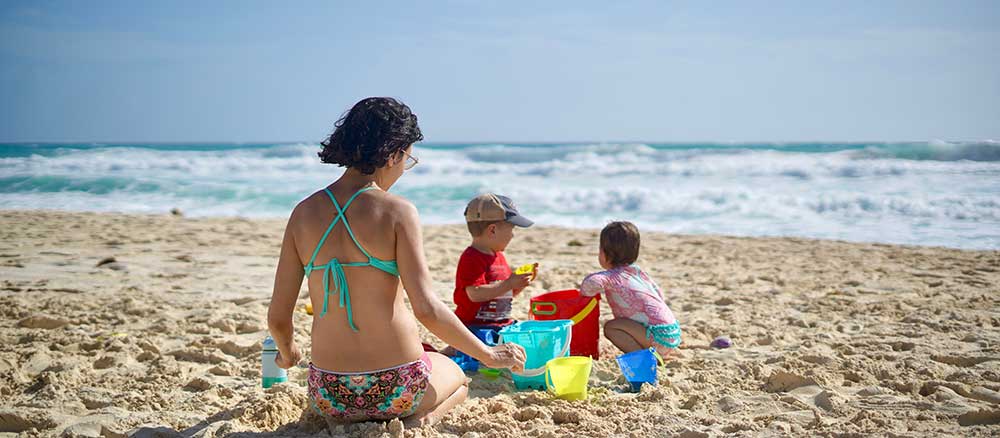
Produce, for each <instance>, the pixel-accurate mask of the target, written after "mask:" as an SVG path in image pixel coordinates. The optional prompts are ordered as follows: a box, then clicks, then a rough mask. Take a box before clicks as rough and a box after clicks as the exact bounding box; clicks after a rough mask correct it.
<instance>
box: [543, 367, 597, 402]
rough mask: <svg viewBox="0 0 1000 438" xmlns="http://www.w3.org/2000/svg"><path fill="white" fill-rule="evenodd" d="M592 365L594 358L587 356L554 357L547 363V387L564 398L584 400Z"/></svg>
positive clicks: (557, 395)
mask: <svg viewBox="0 0 1000 438" xmlns="http://www.w3.org/2000/svg"><path fill="white" fill-rule="evenodd" d="M592 365H593V359H591V358H590V357H587V356H569V357H557V358H555V359H552V360H550V361H548V362H547V363H546V364H545V387H546V388H547V389H548V390H549V392H551V393H552V394H553V395H555V396H556V397H558V398H561V399H563V400H584V399H586V398H587V381H588V380H590V368H591V366H592Z"/></svg>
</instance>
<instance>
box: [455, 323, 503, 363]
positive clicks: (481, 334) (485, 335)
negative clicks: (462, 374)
mask: <svg viewBox="0 0 1000 438" xmlns="http://www.w3.org/2000/svg"><path fill="white" fill-rule="evenodd" d="M472 334H474V335H476V337H477V338H479V340H480V341H483V343H484V344H486V345H489V346H493V345H496V344H497V330H496V329H492V328H478V329H472ZM451 360H453V361H455V363H456V364H458V367H459V368H461V369H462V371H469V372H471V371H476V370H478V369H479V361H478V360H476V359H474V358H473V357H472V356H469V355H468V354H465V353H462V352H461V351H459V352H457V353H456V354H455V356H454V357H452V358H451ZM484 369H486V368H484Z"/></svg>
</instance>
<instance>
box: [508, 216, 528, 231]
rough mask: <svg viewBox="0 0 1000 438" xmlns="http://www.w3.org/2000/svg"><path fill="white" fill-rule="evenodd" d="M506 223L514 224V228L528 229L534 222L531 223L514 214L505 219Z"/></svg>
mask: <svg viewBox="0 0 1000 438" xmlns="http://www.w3.org/2000/svg"><path fill="white" fill-rule="evenodd" d="M507 222H510V223H512V224H514V225H516V226H519V227H524V228H528V227H530V226H532V225H534V224H535V223H534V222H532V221H531V220H529V219H528V218H526V217H524V216H521V215H519V214H515V215H513V216H511V217H509V218H507Z"/></svg>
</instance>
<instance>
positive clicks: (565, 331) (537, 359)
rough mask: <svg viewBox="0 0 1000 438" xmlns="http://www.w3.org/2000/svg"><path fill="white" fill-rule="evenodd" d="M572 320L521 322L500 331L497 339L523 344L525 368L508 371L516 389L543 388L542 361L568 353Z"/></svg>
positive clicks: (543, 364)
mask: <svg viewBox="0 0 1000 438" xmlns="http://www.w3.org/2000/svg"><path fill="white" fill-rule="evenodd" d="M572 327H573V321H571V320H568V319H557V320H551V321H521V322H517V323H514V324H512V325H509V326H507V327H504V328H503V329H501V330H500V342H501V343H512V344H518V345H520V346H522V347H524V352H525V355H526V360H525V362H524V371H523V372H520V373H513V372H512V373H511V378H513V379H514V386H515V387H517V389H528V388H536V389H545V363H546V362H548V361H550V360H552V359H555V358H557V357H565V356H569V345H570V342H571V341H572Z"/></svg>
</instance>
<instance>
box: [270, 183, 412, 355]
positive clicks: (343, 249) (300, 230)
mask: <svg viewBox="0 0 1000 438" xmlns="http://www.w3.org/2000/svg"><path fill="white" fill-rule="evenodd" d="M362 188H363V187H348V186H347V184H343V183H341V182H338V183H335V184H333V185H331V186H330V187H329V190H330V192H331V193H333V196H334V197H335V198H336V199H337V202H338V204H339V205H341V206H343V205H344V204H345V203H346V202H347V201H348V199H349V198H350V197H351V196H352V195H354V193H355V192H357V191H358V190H359V189H362ZM405 202H406V201H405V200H402V199H401V198H398V197H395V196H394V195H390V194H388V193H386V192H384V191H382V190H378V189H374V190H368V191H366V192H363V193H361V194H360V195H358V196H357V197H356V198H355V199H354V201H353V202H352V203H351V204H350V205H349V206H348V208H347V210H346V212H345V213H344V219H346V222H347V224H349V225H350V227H351V230H352V231H353V232H354V237H355V238H357V241H358V243H359V244H360V245H361V246H363V247H364V249H365V250H366V251H368V253H369V254H371V256H372V257H375V258H377V259H381V260H384V261H391V260H395V259H396V234H395V231H394V230H395V229H396V225H397V224H396V221H397V220H398V218H399V209H400V208H401V207H403V206H402V205H401V203H405ZM336 217H337V209H336V207H335V206H334V205H333V202H331V200H330V198H329V196H328V195H327V194H326V193H325V192H324V191H318V192H316V193H314V194H313V195H312V196H310V197H308V198H306V199H305V200H304V201H302V202H301V203H300V204H299V205H298V206H297V207H296V208H295V211H294V212H293V213H292V217H291V220H290V221H289V227H290V228H291V229H292V234H293V236H294V239H295V247H296V250H297V255H298V258H299V260H300V261H301V263H302V265H303V266H304V265H306V264H308V262H309V260H310V258H311V257H312V254H313V251H314V250H315V249H316V245H317V244H319V242H320V239H321V238H322V237H323V233H324V232H325V231H326V229H327V228H328V227H329V226H330V222H331V221H333V220H334V219H335V218H336ZM344 219H341V221H340V223H338V224H337V225H336V226H334V228H333V230H331V231H330V234H329V235H328V236H327V238H326V242H325V243H323V245H322V247H321V248H320V249H319V252H318V253H317V255H316V259H315V260H314V262H313V263H314V264H315V265H322V264H325V263H327V262H328V261H330V260H331V259H333V258H336V259H337V260H339V261H340V262H341V263H352V262H362V263H363V262H367V261H368V258H367V257H366V256H365V255H364V253H362V252H361V250H360V249H358V247H357V246H356V245H355V244H354V241H353V240H352V239H351V237H350V235H349V234H348V232H347V227H346V226H345V225H344V223H343V222H344ZM343 269H344V274H345V275H344V276H345V278H346V280H347V285H348V288H347V289H348V293H349V297H350V304H351V308H352V311H353V321H354V324H355V326H356V327H357V329H358V331H353V330H352V329H351V327H350V325H349V323H348V317H347V308H346V307H340V301H341V297H340V293H341V291H339V290H337V288H336V287H335V286H334V285H333V281H332V279H331V281H330V286H329V289H330V295H329V297H328V298H327V312H326V314H325V315H323V316H320V315H321V313H322V309H323V298H324V297H323V295H324V288H323V276H324V273H323V272H322V270H318V269H317V270H315V271H313V272H312V274H311V275H309V276H308V278H307V279H306V281H307V284H308V289H309V297H310V300H311V303H312V306H313V309H314V311H313V326H312V355H311V356H312V362H313V364H315V365H316V366H317V367H320V368H323V369H327V370H331V371H342V372H361V371H370V370H376V369H382V368H388V367H392V366H396V365H400V364H402V363H406V362H410V361H414V360H417V359H419V358H420V355H421V354H422V351H423V350H422V348H421V345H420V340H419V337H418V335H417V326H416V321H415V320H414V318H413V315H412V313H411V312H410V311H409V310H408V309H407V308H406V305H405V303H404V300H403V294H402V293H400V292H401V289H400V282H399V277H397V276H394V275H391V274H389V273H386V272H385V271H382V270H379V269H377V268H374V267H371V266H357V267H344V268H343Z"/></svg>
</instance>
